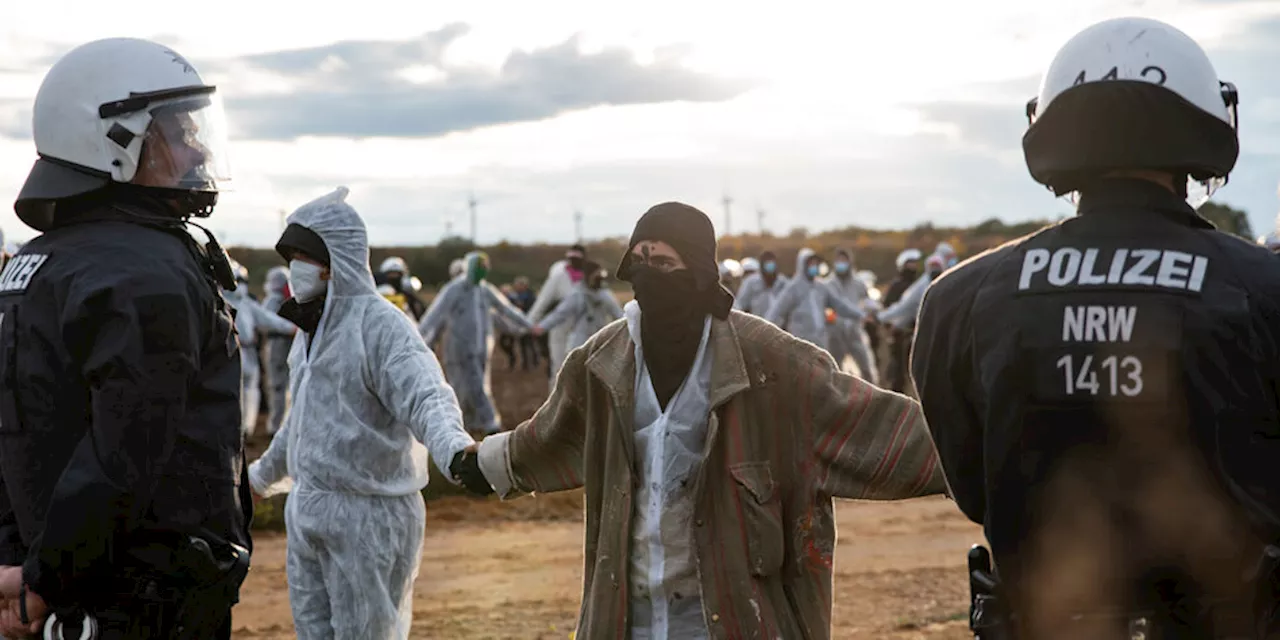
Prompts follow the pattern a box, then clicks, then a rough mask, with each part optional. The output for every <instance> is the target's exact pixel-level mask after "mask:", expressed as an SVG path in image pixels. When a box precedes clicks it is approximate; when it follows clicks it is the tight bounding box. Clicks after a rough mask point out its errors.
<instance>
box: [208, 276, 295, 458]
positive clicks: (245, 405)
mask: <svg viewBox="0 0 1280 640" xmlns="http://www.w3.org/2000/svg"><path fill="white" fill-rule="evenodd" d="M224 297H225V298H226V299H227V302H228V303H229V304H230V305H231V306H232V307H234V308H235V310H236V333H237V334H238V335H239V338H240V415H241V422H240V427H241V429H242V430H243V431H244V434H245V435H246V436H251V435H253V432H254V431H255V430H256V429H257V428H258V410H259V408H261V407H262V357H261V353H262V352H261V351H260V350H259V349H260V347H261V345H260V343H259V342H258V339H259V338H260V337H261V336H260V334H266V335H267V336H268V339H270V338H271V337H275V336H285V337H288V336H290V335H292V334H293V332H294V330H295V329H297V327H295V326H293V323H292V322H289V321H288V320H285V319H284V318H281V317H280V316H278V315H276V314H275V313H273V312H271V311H267V310H266V309H264V308H263V307H262V305H260V304H258V303H257V302H256V301H254V299H253V298H250V297H249V288H248V287H247V286H245V285H243V284H241V285H240V286H239V287H237V288H236V290H235V291H230V292H227V294H226V295H225V296H224Z"/></svg>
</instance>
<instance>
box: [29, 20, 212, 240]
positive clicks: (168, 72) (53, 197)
mask: <svg viewBox="0 0 1280 640" xmlns="http://www.w3.org/2000/svg"><path fill="white" fill-rule="evenodd" d="M32 129H33V131H32V133H33V135H34V138H35V143H36V153H38V154H39V156H40V157H39V159H37V160H36V162H35V166H33V167H32V169H31V173H30V175H28V176H27V181H26V184H24V185H23V187H22V191H21V193H19V194H18V200H17V202H16V203H15V204H14V210H15V211H16V212H17V214H18V217H19V218H21V219H22V221H23V222H25V223H26V224H27V225H29V226H31V227H32V228H34V229H36V230H38V231H46V230H48V229H49V227H51V226H52V225H53V223H54V217H55V209H56V205H57V203H58V201H60V200H64V199H66V198H71V197H74V196H80V195H84V194H88V193H92V192H95V191H98V190H100V189H103V188H105V187H108V186H111V185H112V184H128V185H132V186H134V187H141V188H146V189H148V190H158V191H159V193H158V194H157V195H160V196H161V197H163V198H164V199H166V200H170V201H174V202H176V203H177V206H178V207H179V213H181V215H183V216H188V215H197V216H207V215H209V214H210V213H211V212H212V210H213V205H214V204H215V203H216V202H217V194H218V191H219V190H222V189H224V188H225V186H226V185H225V184H224V183H225V182H226V181H228V180H229V179H230V172H229V171H228V163H227V142H226V128H225V124H224V115H223V110H222V102H221V100H220V99H219V97H218V95H217V94H216V93H215V88H214V87H213V86H211V85H207V84H205V82H204V81H203V80H202V79H201V78H200V74H198V73H197V72H196V70H195V68H194V67H192V66H191V63H189V62H187V60H186V59H184V58H183V57H182V56H181V55H179V54H177V53H176V52H174V51H173V50H172V49H169V48H168V47H165V46H163V45H160V44H157V43H155V42H150V41H147V40H138V39H133V38H110V39H106V40H97V41H95V42H90V43H88V44H85V45H81V46H79V47H76V48H75V49H72V50H71V51H70V52H69V53H67V54H66V55H64V56H63V57H62V58H61V59H60V60H58V62H57V63H55V64H54V65H53V68H51V69H50V70H49V73H48V74H47V75H46V76H45V78H44V82H43V83H41V85H40V90H39V92H38V93H37V94H36V100H35V109H34V117H33V118H32Z"/></svg>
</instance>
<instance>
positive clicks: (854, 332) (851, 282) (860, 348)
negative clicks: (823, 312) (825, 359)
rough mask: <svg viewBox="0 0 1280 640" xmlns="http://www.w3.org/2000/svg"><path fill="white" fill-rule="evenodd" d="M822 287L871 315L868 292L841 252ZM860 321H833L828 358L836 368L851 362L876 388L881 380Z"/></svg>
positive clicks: (847, 255) (849, 259) (850, 260)
mask: <svg viewBox="0 0 1280 640" xmlns="http://www.w3.org/2000/svg"><path fill="white" fill-rule="evenodd" d="M823 284H825V285H827V286H828V287H830V289H831V291H832V293H834V294H835V295H836V296H837V297H839V298H842V299H844V300H845V301H847V302H849V303H850V304H852V305H854V306H856V307H857V308H858V309H859V310H862V311H864V312H865V311H874V310H875V306H876V304H875V302H874V301H873V300H872V299H871V295H870V294H869V293H868V292H867V285H866V283H865V282H863V281H862V279H861V278H859V277H857V276H856V275H855V274H854V268H853V256H852V254H851V253H850V252H849V251H847V250H845V249H841V250H839V251H837V252H836V259H835V263H834V264H832V268H831V275H830V276H828V277H827V278H826V279H825V280H824V281H823ZM863 324H864V323H863V322H862V321H854V320H849V319H848V318H836V321H835V324H834V325H833V326H831V327H829V329H828V335H829V336H830V345H831V356H832V357H833V358H835V360H836V363H837V364H842V365H843V363H844V360H845V358H846V357H848V358H852V359H853V362H854V364H855V365H857V367H858V371H859V372H860V373H861V375H862V378H863V379H864V380H867V381H869V382H870V383H871V384H877V383H878V382H879V379H880V375H879V371H877V370H876V363H875V355H874V354H873V353H872V351H871V343H870V340H869V338H868V337H867V332H866V330H865V329H863Z"/></svg>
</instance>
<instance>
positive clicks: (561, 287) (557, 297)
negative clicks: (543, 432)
mask: <svg viewBox="0 0 1280 640" xmlns="http://www.w3.org/2000/svg"><path fill="white" fill-rule="evenodd" d="M586 261H587V249H586V247H583V246H582V245H580V244H575V245H573V246H572V247H570V248H569V250H568V251H566V252H565V254H564V260H561V261H559V262H556V263H555V264H553V265H551V269H550V270H549V271H547V281H546V282H544V283H543V284H542V289H541V290H540V291H538V299H537V300H535V301H534V303H533V308H532V309H530V310H529V320H530V322H540V321H541V320H542V319H543V318H544V317H546V315H547V314H549V313H551V312H552V311H553V310H555V308H556V306H557V305H559V304H560V303H562V302H564V300H565V299H566V298H568V297H569V296H571V295H573V291H574V285H575V284H577V283H579V282H582V279H583V275H584V271H583V268H584V266H585V265H586ZM572 330H573V328H572V327H570V326H567V325H564V324H561V325H559V326H557V327H556V328H555V329H552V330H551V331H549V332H548V333H547V334H546V339H547V347H548V349H549V350H550V356H551V377H552V378H553V379H554V378H555V376H556V373H557V372H559V371H560V365H561V364H562V363H563V362H564V357H565V355H566V354H568V353H569V348H568V345H569V333H570V332H571V331H572Z"/></svg>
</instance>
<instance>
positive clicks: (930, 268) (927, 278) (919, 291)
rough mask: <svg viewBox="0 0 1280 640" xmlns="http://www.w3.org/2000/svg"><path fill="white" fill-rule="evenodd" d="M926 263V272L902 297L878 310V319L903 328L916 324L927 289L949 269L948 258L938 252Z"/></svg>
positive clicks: (896, 327)
mask: <svg viewBox="0 0 1280 640" xmlns="http://www.w3.org/2000/svg"><path fill="white" fill-rule="evenodd" d="M924 264H925V269H924V273H923V274H922V275H921V276H920V277H919V278H918V279H917V280H916V281H915V282H914V283H912V285H911V286H910V287H909V288H908V289H907V291H906V293H903V294H902V299H901V300H899V301H897V302H895V303H893V304H892V305H890V306H889V307H888V308H887V309H885V310H883V311H880V312H878V313H877V314H876V320H878V321H880V322H882V323H884V324H887V325H890V326H892V327H894V328H895V329H901V330H906V329H908V328H909V327H911V326H914V325H915V322H916V314H917V313H919V311H920V303H921V302H922V301H923V300H924V292H925V290H926V289H928V288H929V285H930V284H932V283H933V281H934V279H936V278H937V277H938V276H940V275H942V272H943V271H946V269H947V268H946V258H944V257H943V256H940V255H937V254H934V255H931V256H929V259H928V260H925V262H924Z"/></svg>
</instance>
